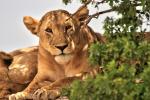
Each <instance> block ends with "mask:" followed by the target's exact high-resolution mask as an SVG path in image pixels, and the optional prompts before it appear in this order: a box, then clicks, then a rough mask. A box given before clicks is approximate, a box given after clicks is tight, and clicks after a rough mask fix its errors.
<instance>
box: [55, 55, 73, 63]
mask: <svg viewBox="0 0 150 100" xmlns="http://www.w3.org/2000/svg"><path fill="white" fill-rule="evenodd" d="M72 57H73V56H72V54H60V55H57V56H55V61H56V62H57V63H59V64H61V65H64V64H67V63H68V62H69V61H70V60H71V58H72Z"/></svg>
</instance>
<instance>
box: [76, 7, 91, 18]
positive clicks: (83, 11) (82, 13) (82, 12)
mask: <svg viewBox="0 0 150 100" xmlns="http://www.w3.org/2000/svg"><path fill="white" fill-rule="evenodd" d="M73 16H74V17H75V18H77V19H78V20H79V21H85V20H86V19H87V18H88V16H89V10H88V8H87V6H82V7H80V8H79V9H78V10H77V11H76V12H75V13H74V14H73Z"/></svg>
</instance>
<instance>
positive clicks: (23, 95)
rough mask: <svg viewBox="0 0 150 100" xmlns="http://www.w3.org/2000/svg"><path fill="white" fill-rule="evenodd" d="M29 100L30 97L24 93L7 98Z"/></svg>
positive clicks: (10, 99)
mask: <svg viewBox="0 0 150 100" xmlns="http://www.w3.org/2000/svg"><path fill="white" fill-rule="evenodd" d="M25 99H31V95H29V94H28V93H26V92H18V93H16V94H12V95H10V96H9V100H25Z"/></svg>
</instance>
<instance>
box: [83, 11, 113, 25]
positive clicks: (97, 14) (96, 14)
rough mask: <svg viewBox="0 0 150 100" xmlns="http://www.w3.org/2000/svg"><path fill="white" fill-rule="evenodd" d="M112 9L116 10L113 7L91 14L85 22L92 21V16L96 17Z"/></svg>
mask: <svg viewBox="0 0 150 100" xmlns="http://www.w3.org/2000/svg"><path fill="white" fill-rule="evenodd" d="M112 11H114V10H113V9H108V10H105V11H101V12H97V13H95V14H93V15H90V16H89V18H88V19H87V20H86V21H85V24H86V25H87V24H88V23H89V22H90V21H91V19H92V18H96V17H97V16H99V15H100V14H104V13H108V12H112Z"/></svg>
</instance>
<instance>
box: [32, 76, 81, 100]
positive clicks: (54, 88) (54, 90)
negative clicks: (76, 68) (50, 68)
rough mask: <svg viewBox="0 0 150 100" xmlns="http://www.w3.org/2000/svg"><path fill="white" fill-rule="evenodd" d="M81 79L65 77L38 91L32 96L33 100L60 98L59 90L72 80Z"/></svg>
mask: <svg viewBox="0 0 150 100" xmlns="http://www.w3.org/2000/svg"><path fill="white" fill-rule="evenodd" d="M77 79H81V77H76V76H75V77H66V78H63V79H60V80H57V81H55V82H53V83H52V84H50V85H47V86H44V87H42V88H41V89H38V90H37V91H36V92H35V93H34V94H33V100H49V99H50V100H54V99H56V98H58V97H60V89H61V88H62V87H65V86H67V85H70V84H71V83H72V82H73V81H74V80H77Z"/></svg>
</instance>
